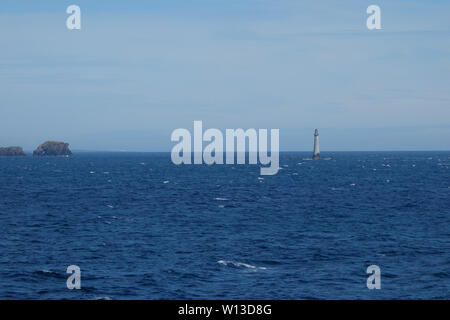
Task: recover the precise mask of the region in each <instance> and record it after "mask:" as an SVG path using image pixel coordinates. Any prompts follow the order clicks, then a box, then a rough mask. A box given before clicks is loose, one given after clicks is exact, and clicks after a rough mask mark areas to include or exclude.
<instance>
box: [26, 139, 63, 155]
mask: <svg viewBox="0 0 450 320" xmlns="http://www.w3.org/2000/svg"><path fill="white" fill-rule="evenodd" d="M71 155H72V151H70V149H69V144H68V143H64V142H58V141H47V142H44V143H43V144H41V145H40V146H39V147H38V148H37V149H36V150H34V151H33V156H39V157H44V156H71Z"/></svg>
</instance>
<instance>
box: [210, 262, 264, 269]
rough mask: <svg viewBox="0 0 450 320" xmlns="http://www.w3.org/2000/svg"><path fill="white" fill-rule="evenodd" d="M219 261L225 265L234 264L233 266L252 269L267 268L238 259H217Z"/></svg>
mask: <svg viewBox="0 0 450 320" xmlns="http://www.w3.org/2000/svg"><path fill="white" fill-rule="evenodd" d="M217 263H219V264H222V265H224V266H233V267H237V268H247V269H252V270H258V269H259V270H266V269H267V268H266V267H257V266H254V265H251V264H248V263H244V262H237V261H227V260H219V261H217Z"/></svg>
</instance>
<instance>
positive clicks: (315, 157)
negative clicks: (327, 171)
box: [313, 129, 320, 160]
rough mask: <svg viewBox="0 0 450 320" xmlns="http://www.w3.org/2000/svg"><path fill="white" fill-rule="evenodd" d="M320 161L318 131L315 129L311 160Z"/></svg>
mask: <svg viewBox="0 0 450 320" xmlns="http://www.w3.org/2000/svg"><path fill="white" fill-rule="evenodd" d="M318 159H320V151H319V130H317V129H316V131H314V153H313V160H318Z"/></svg>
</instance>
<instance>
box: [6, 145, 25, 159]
mask: <svg viewBox="0 0 450 320" xmlns="http://www.w3.org/2000/svg"><path fill="white" fill-rule="evenodd" d="M0 156H8V157H12V156H26V153H25V152H23V149H22V148H21V147H6V148H0Z"/></svg>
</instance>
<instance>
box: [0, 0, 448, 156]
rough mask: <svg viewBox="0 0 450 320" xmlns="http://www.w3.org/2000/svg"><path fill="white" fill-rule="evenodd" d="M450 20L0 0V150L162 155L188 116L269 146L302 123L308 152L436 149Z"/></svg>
mask: <svg viewBox="0 0 450 320" xmlns="http://www.w3.org/2000/svg"><path fill="white" fill-rule="evenodd" d="M70 4H77V5H79V6H80V7H81V12H82V29H81V30H72V31H69V30H67V29H66V26H65V21H66V18H67V16H68V14H66V12H65V11H66V8H67V6H68V5H70ZM371 4H378V5H379V6H380V7H381V18H382V27H383V30H376V31H369V30H367V28H366V18H367V14H366V8H367V6H369V5H371ZM449 17H450V2H448V1H444V0H442V1H438V0H434V1H411V0H408V1H406V0H405V1H399V0H390V1H363V0H354V1H350V0H349V1H337V0H336V1H323V0H322V1H298V0H296V1H294V0H292V1H291V0H273V1H269V0H239V1H237V0H214V1H211V0H193V1H188V0H184V1H181V0H180V1H173V0H168V1H114V2H113V1H98V0H96V1H21V0H14V1H10V0H6V1H5V0H2V2H1V3H0V43H1V49H0V120H1V126H0V146H5V145H21V146H23V147H24V148H25V149H27V150H32V149H34V148H35V147H36V146H37V145H38V144H39V143H41V142H43V141H45V140H50V139H53V140H63V141H67V142H69V143H70V144H71V147H72V148H73V149H85V150H132V151H170V149H171V147H172V146H173V143H171V142H170V134H171V132H172V131H173V130H174V129H176V128H180V127H183V128H188V129H191V130H192V125H193V121H194V120H203V125H204V127H205V128H211V127H214V128H221V129H225V128H239V127H242V128H251V127H253V128H279V129H280V145H281V149H282V150H311V149H312V140H313V129H314V128H316V127H317V128H319V130H320V133H321V136H320V138H321V148H322V150H323V152H325V151H326V150H429V149H433V150H449V149H450V18H449Z"/></svg>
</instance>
